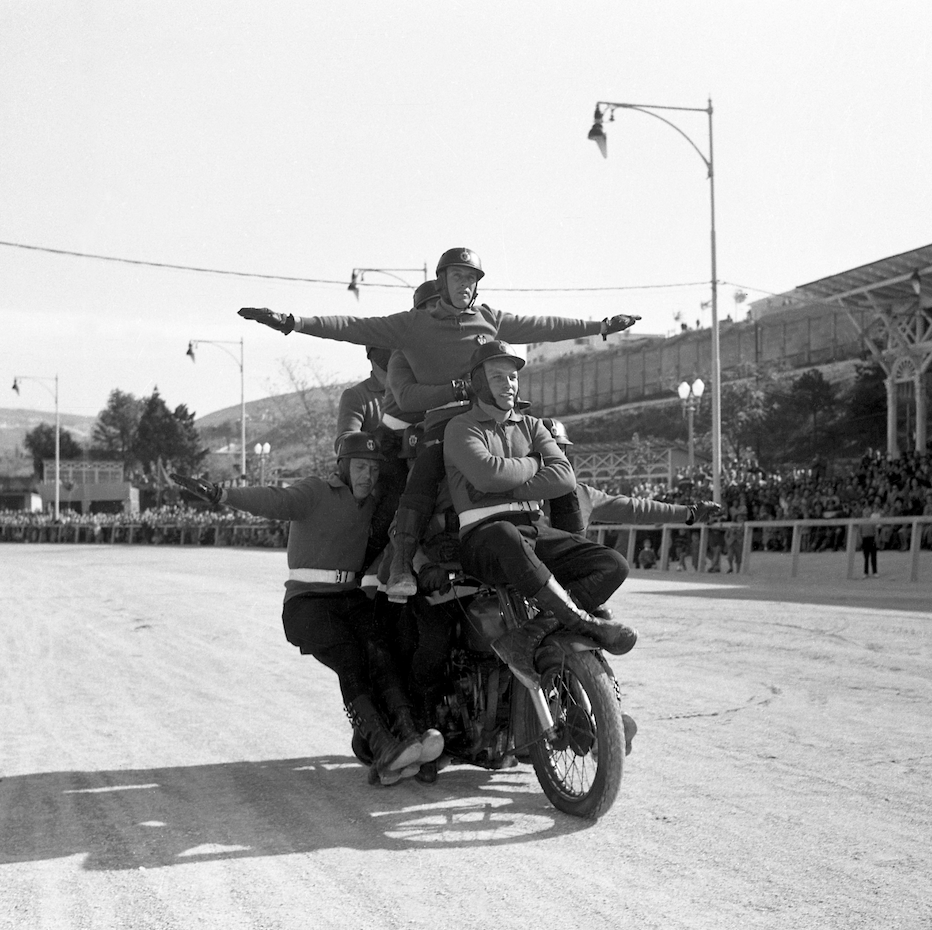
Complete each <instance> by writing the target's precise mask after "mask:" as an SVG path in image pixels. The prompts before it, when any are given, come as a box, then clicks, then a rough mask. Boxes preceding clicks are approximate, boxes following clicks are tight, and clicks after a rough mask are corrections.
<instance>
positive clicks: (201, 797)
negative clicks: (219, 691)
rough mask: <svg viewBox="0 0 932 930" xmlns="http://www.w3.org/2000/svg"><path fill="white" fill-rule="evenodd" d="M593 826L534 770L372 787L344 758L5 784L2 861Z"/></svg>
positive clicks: (137, 857) (16, 779) (137, 861)
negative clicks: (545, 790)
mask: <svg viewBox="0 0 932 930" xmlns="http://www.w3.org/2000/svg"><path fill="white" fill-rule="evenodd" d="M589 826H592V824H591V822H588V821H582V820H578V819H576V818H573V817H569V816H566V815H564V814H562V813H560V812H559V811H556V810H555V809H554V808H553V807H551V806H550V805H549V803H548V802H547V800H546V798H545V797H544V795H543V794H542V792H541V790H540V787H539V786H538V784H537V781H536V778H535V777H534V774H533V771H532V770H531V769H530V767H528V766H519V767H517V768H513V769H509V770H505V771H501V772H487V771H483V770H481V769H476V768H470V767H466V766H454V767H450V768H448V769H446V770H445V771H444V772H442V773H441V775H440V778H439V779H438V781H437V782H436V783H435V784H434V785H420V784H418V783H417V782H415V781H414V780H413V779H408V780H405V781H403V782H401V783H400V784H399V785H396V786H394V787H392V788H380V787H370V786H369V785H367V783H366V775H365V771H364V770H363V769H362V768H361V767H360V766H359V765H358V764H357V763H356V761H355V760H354V759H352V758H351V757H346V756H330V757H313V758H305V759H276V760H272V761H263V762H227V763H219V764H212V765H195V766H178V767H172V768H152V769H136V770H119V769H116V770H111V771H100V772H49V773H38V774H30V775H17V776H10V777H6V778H3V779H2V780H0V865H6V864H10V863H17V862H32V861H39V860H45V859H55V858H61V857H64V856H74V855H84V856H86V859H85V862H84V867H85V868H86V869H90V870H122V869H139V868H160V867H164V866H170V865H184V864H190V863H196V862H204V861H215V860H223V859H236V858H244V857H253V856H275V855H285V854H290V853H296V852H298V853H300V852H312V851H315V850H321V849H328V848H335V847H343V848H353V849H397V850H408V849H411V848H412V847H413V846H420V847H422V848H430V847H431V846H434V847H437V848H439V847H443V848H450V847H455V846H471V845H478V844H482V845H483V846H488V845H489V844H492V845H502V844H506V843H519V842H524V841H526V840H530V839H539V838H541V837H542V836H548V835H549V836H551V837H557V836H564V835H567V834H570V833H574V832H576V831H578V830H583V829H586V828H587V827H589Z"/></svg>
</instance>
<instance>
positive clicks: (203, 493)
mask: <svg viewBox="0 0 932 930" xmlns="http://www.w3.org/2000/svg"><path fill="white" fill-rule="evenodd" d="M168 477H169V478H171V480H172V481H174V482H175V484H177V485H180V486H181V487H183V488H184V489H185V490H186V491H188V492H190V493H191V494H193V495H194V496H195V497H199V498H201V500H205V501H210V503H212V504H219V503H220V495H221V494H223V488H221V487H220V485H219V484H214V483H213V481H205V480H204V479H203V478H189V477H187V475H176V474H175V473H174V472H172V473H171V474H170V475H169V476H168Z"/></svg>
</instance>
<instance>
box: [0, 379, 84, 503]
mask: <svg viewBox="0 0 932 930" xmlns="http://www.w3.org/2000/svg"><path fill="white" fill-rule="evenodd" d="M20 381H38V382H39V383H40V384H42V386H43V387H44V388H45V389H46V390H47V391H48V392H49V393H50V394H52V396H53V397H54V398H55V519H56V520H58V518H59V514H60V513H61V418H60V416H59V414H58V375H55V377H54V378H36V377H33V376H32V375H16V377H14V378H13V390H14V391H16V393H17V394H19V383H20ZM48 382H52V383H53V384H54V385H55V390H54V392H53V391H52V389H51V388H50V387H49V386H48ZM44 477H45V476H44V475H43V478H44ZM69 499H70V498H69Z"/></svg>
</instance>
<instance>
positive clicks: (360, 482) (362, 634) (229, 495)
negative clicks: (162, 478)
mask: <svg viewBox="0 0 932 930" xmlns="http://www.w3.org/2000/svg"><path fill="white" fill-rule="evenodd" d="M381 461H382V453H381V449H380V447H379V443H378V440H377V439H376V438H375V437H374V436H372V435H371V434H370V433H363V432H356V433H350V434H348V435H347V436H346V437H345V438H344V440H343V443H342V444H341V446H340V451H339V455H338V457H337V471H336V472H335V473H334V474H332V475H331V476H330V477H329V478H318V477H309V478H303V479H302V480H300V481H298V482H296V483H295V484H293V485H291V486H290V487H287V488H279V487H257V488H222V487H220V486H219V485H217V484H214V483H212V482H209V481H205V480H204V479H202V478H189V477H184V476H182V475H174V474H173V475H172V476H171V477H172V480H173V481H175V482H176V483H177V484H179V485H181V487H183V488H185V490H187V491H190V492H191V493H193V494H196V495H197V496H199V497H201V498H203V499H204V500H207V501H210V502H211V503H212V504H226V505H227V506H229V507H233V508H235V509H237V510H244V511H246V512H247V513H253V514H257V515H258V516H262V517H267V518H269V519H272V520H290V521H291V525H290V529H289V533H288V568H289V572H288V580H287V581H286V582H285V601H284V607H283V610H282V622H283V624H284V629H285V637H286V638H287V640H288V642H290V643H291V644H292V645H294V646H297V647H298V648H299V649H300V650H301V653H302V655H312V656H314V658H316V659H317V660H318V661H319V662H322V663H323V664H324V665H326V666H327V667H328V668H331V669H332V670H333V671H334V672H336V674H337V677H338V679H339V683H340V691H341V693H342V696H343V702H344V704H345V706H346V710H347V714H348V716H349V717H350V720H352V722H353V724H354V726H355V727H356V728H358V730H359V731H360V733H361V734H362V735H363V736H364V737H365V739H366V740H367V742H368V744H369V746H370V747H371V748H372V753H373V757H374V762H373V770H374V772H372V773H370V780H371V781H374V780H375V779H374V777H373V776H374V775H377V776H378V780H379V781H381V783H382V784H393V783H394V782H396V781H398V780H399V779H400V778H402V777H404V776H410V775H414V774H415V773H416V772H417V771H418V768H419V767H420V760H421V755H422V746H421V740H420V737H419V735H418V734H417V733H416V732H415V731H414V728H413V722H412V721H411V716H410V706H407V705H406V703H405V702H404V701H399V700H398V699H397V696H396V695H395V694H394V692H393V691H391V690H389V691H386V692H385V693H383V694H382V695H381V698H382V699H383V700H384V701H385V704H386V706H387V707H388V708H389V711H390V712H391V714H392V715H393V716H394V718H395V725H396V727H397V728H398V730H399V734H400V735H399V737H396V736H395V735H394V734H393V733H392V731H391V730H390V728H389V726H388V725H387V723H386V720H385V719H384V718H383V716H382V714H381V712H380V711H379V710H378V708H377V707H376V705H375V703H374V700H373V698H374V696H375V695H374V691H375V689H374V687H373V683H372V676H371V674H370V667H369V661H368V658H367V649H368V648H369V646H370V644H369V641H368V640H369V638H370V637H369V632H370V631H369V626H370V617H371V611H372V608H371V605H370V603H369V600H368V598H366V596H365V595H364V594H363V593H362V591H361V590H360V589H359V585H358V581H357V578H356V573H357V572H359V571H360V570H361V569H362V567H363V565H362V562H363V556H364V553H365V549H366V541H367V538H368V535H369V521H370V520H371V518H372V512H373V509H374V507H375V501H374V499H373V497H372V489H373V488H374V487H375V483H376V481H377V480H378V474H379V465H380V463H381ZM377 645H378V644H377ZM383 672H384V674H383V677H385V676H386V675H387V678H388V679H389V680H390V678H391V673H392V668H391V667H390V666H389V667H388V668H387V670H383ZM396 674H397V673H396ZM399 692H400V689H399Z"/></svg>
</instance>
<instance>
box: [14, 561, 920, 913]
mask: <svg viewBox="0 0 932 930" xmlns="http://www.w3.org/2000/svg"><path fill="white" fill-rule="evenodd" d="M882 555H883V554H882ZM813 558H815V557H813ZM819 558H821V559H822V562H821V563H818V564H817V563H815V562H807V573H808V574H807V577H805V578H801V579H797V580H796V581H795V582H793V583H792V584H791V583H789V579H788V578H786V577H785V570H784V569H785V565H786V560H785V558H784V559H783V560H782V561H780V557H774V560H772V561H771V562H770V563H766V561H765V562H764V563H758V565H757V568H756V570H757V571H758V573H759V574H758V575H757V576H756V577H755V578H753V579H743V578H742V579H737V578H735V576H720V577H719V576H695V575H683V574H669V575H665V576H658V575H656V574H654V573H642V574H640V575H638V576H634V577H632V578H630V579H629V580H628V582H627V583H626V584H625V586H624V589H623V591H624V595H623V596H617V597H616V598H615V600H614V603H613V606H614V607H615V608H616V611H620V612H623V613H625V614H629V615H631V616H632V617H633V618H635V619H636V622H637V625H638V626H639V628H640V629H641V634H642V640H641V642H640V643H639V645H638V647H637V649H635V651H634V652H633V653H631V655H629V656H626V657H622V658H619V659H615V660H613V664H614V666H615V668H616V671H617V673H618V675H619V677H620V679H621V681H622V685H623V691H624V693H625V697H626V709H627V710H629V711H630V712H631V713H632V714H633V715H634V716H635V717H636V718H637V720H638V722H639V724H640V727H641V730H640V734H639V735H638V737H637V739H636V741H635V750H634V753H633V755H632V756H631V757H630V758H629V760H628V764H627V766H626V770H625V777H624V781H623V784H622V794H621V797H620V799H619V801H618V803H617V804H616V806H615V808H614V809H613V810H612V811H611V812H610V813H609V814H608V815H607V816H606V817H604V818H603V819H602V820H601V821H599V822H598V823H597V824H595V825H592V824H588V823H582V822H578V821H575V820H573V819H572V818H568V817H566V816H564V815H562V814H560V813H558V812H556V811H555V810H554V809H553V808H552V807H550V806H549V804H548V803H547V801H546V799H545V798H544V796H543V794H542V793H541V792H540V790H539V788H538V786H537V783H536V780H535V778H534V775H533V772H532V770H531V769H530V768H529V767H526V766H520V767H518V768H517V769H513V770H510V771H507V772H502V773H498V774H488V773H484V772H482V771H479V770H472V769H467V768H456V769H453V770H448V771H447V772H444V773H443V774H442V775H441V778H440V780H439V781H438V782H437V784H436V785H434V786H430V787H426V786H421V785H418V784H416V783H414V782H406V783H403V784H402V785H401V786H398V787H395V788H391V789H381V788H370V787H369V786H368V785H367V784H366V779H365V774H364V771H363V769H362V768H360V767H359V766H358V765H356V764H355V763H354V761H353V760H352V758H351V756H350V753H349V726H348V723H347V722H346V720H345V717H344V716H343V713H342V709H341V707H340V704H339V698H338V691H337V687H336V680H335V678H334V676H333V675H332V674H331V673H330V672H328V671H327V670H325V669H323V668H322V667H321V666H319V665H317V664H316V663H315V662H314V661H313V660H311V659H306V658H301V657H300V656H299V655H298V653H297V652H296V651H295V650H293V649H292V648H291V647H290V646H288V645H287V644H286V642H285V641H284V638H283V636H282V634H281V627H280V621H279V619H278V618H279V615H280V596H281V583H280V582H281V578H282V575H283V570H284V555H283V553H281V552H271V551H261V550H256V551H252V550H229V549H222V550H212V549H198V550H195V549H178V548H170V547H165V548H152V547H124V546H117V547H109V546H69V545H61V546H55V545H15V544H7V545H4V546H2V547H0V928H3V930H6V928H17V930H20V928H24V930H25V928H28V930H44V928H56V930H58V928H82V930H83V928H89V930H90V928H94V930H97V928H120V930H136V928H157V930H166V928H172V930H175V928H177V930H190V928H201V927H203V928H214V927H224V928H271V930H278V928H287V930H291V928H298V927H301V928H306V927H312V928H329V927H334V928H336V927H339V928H345V927H354V928H355V927H358V928H364V930H365V928H398V927H401V928H409V927H410V928H427V927H431V928H437V927H451V928H459V927H476V926H487V927H495V928H511V927H522V928H524V927H528V926H535V927H546V926H561V927H566V928H576V927H579V928H603V927H637V928H639V930H649V928H658V930H660V928H662V930H677V928H703V930H704V928H710V930H711V928H715V930H723V928H725V930H728V928H736V930H752V928H773V930H778V928H779V930H785V928H787V927H793V928H818V930H827V928H839V930H842V928H843V930H855V928H865V930H867V928H870V930H875V928H877V927H891V928H897V930H899V928H908V930H912V928H916V930H919V928H926V930H928V928H929V927H932V896H930V891H929V888H930V884H932V883H930V879H929V876H930V874H932V854H930V851H929V850H930V838H932V799H930V788H929V784H930V782H929V775H928V772H929V765H930V761H932V758H930V757H932V750H930V739H929V724H930V706H932V701H930V698H932V648H930V632H929V631H930V625H932V616H930V605H932V588H930V586H929V585H920V586H909V585H905V584H903V583H902V581H901V579H900V578H899V577H898V576H897V574H896V571H895V569H894V565H893V561H892V560H889V561H888V562H887V565H888V567H889V570H888V572H887V577H886V578H884V577H883V576H882V577H881V578H880V579H877V580H870V581H867V582H856V583H850V584H847V583H844V582H843V581H835V580H833V579H841V578H842V576H843V570H844V569H843V565H842V564H841V561H842V560H843V557H842V556H838V557H832V556H824V557H822V556H820V557H819ZM768 565H769V566H770V567H771V568H772V570H768ZM883 570H884V566H883V564H882V571H883ZM781 571H783V573H784V577H782V578H781V577H780V573H781Z"/></svg>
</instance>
